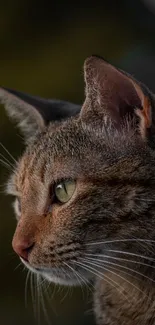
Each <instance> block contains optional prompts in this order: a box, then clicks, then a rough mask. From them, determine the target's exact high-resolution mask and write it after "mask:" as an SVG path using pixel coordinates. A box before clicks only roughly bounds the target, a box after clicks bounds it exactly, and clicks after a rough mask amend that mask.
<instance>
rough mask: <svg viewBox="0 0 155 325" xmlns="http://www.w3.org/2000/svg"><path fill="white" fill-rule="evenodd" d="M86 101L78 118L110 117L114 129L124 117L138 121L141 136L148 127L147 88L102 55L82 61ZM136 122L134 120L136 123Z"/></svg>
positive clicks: (148, 101) (101, 119) (149, 126)
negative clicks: (101, 56)
mask: <svg viewBox="0 0 155 325" xmlns="http://www.w3.org/2000/svg"><path fill="white" fill-rule="evenodd" d="M84 75H85V83H86V100H85V102H84V105H83V107H82V110H81V114H80V117H81V119H82V120H84V121H85V122H87V123H88V122H89V121H90V122H91V123H94V122H95V121H96V123H100V125H101V124H102V123H103V120H104V121H105V120H106V121H107V120H108V119H110V120H111V121H112V123H113V124H114V126H115V127H116V128H120V127H121V125H123V123H124V121H125V120H128V119H129V120H130V121H132V120H136V121H137V120H138V125H139V130H140V133H141V135H142V137H144V138H145V137H146V135H147V130H148V129H150V128H151V123H152V116H151V115H152V114H151V102H150V98H149V95H148V93H147V89H145V88H143V86H142V85H141V84H140V83H138V82H137V81H135V80H134V79H133V78H132V77H131V76H130V75H128V74H126V73H125V72H123V71H121V70H118V69H117V68H115V67H114V66H112V65H111V64H109V63H108V62H106V61H104V60H103V59H102V58H100V57H97V56H91V57H89V58H88V59H86V61H85V64H84ZM135 125H137V123H135Z"/></svg>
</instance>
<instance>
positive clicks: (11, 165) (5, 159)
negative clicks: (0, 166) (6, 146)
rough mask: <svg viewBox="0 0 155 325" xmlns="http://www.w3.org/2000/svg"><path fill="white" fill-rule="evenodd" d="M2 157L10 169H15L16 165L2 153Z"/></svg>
mask: <svg viewBox="0 0 155 325" xmlns="http://www.w3.org/2000/svg"><path fill="white" fill-rule="evenodd" d="M0 157H1V158H2V159H3V161H4V162H6V163H8V165H10V167H12V168H14V165H13V164H12V163H11V162H10V161H9V160H8V159H7V158H6V157H5V156H4V155H2V154H1V153H0Z"/></svg>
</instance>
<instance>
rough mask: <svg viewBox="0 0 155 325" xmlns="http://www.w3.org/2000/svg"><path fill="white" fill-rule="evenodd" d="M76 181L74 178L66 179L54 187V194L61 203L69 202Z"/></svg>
mask: <svg viewBox="0 0 155 325" xmlns="http://www.w3.org/2000/svg"><path fill="white" fill-rule="evenodd" d="M75 188H76V182H75V181H74V180H64V181H61V182H60V183H57V184H56V185H55V187H54V194H55V197H56V199H57V201H59V202H61V203H66V202H68V201H69V200H70V199H71V197H72V196H73V194H74V191H75Z"/></svg>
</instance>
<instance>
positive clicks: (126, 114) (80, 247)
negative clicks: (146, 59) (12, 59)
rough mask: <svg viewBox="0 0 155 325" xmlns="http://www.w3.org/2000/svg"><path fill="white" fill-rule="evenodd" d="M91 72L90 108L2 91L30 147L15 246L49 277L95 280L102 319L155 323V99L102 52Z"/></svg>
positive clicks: (102, 324) (112, 324) (20, 178)
mask: <svg viewBox="0 0 155 325" xmlns="http://www.w3.org/2000/svg"><path fill="white" fill-rule="evenodd" d="M84 76H85V84H86V87H85V101H84V104H83V105H82V107H80V106H76V105H72V104H69V103H63V102H59V101H58V102H54V101H48V102H45V101H44V100H43V99H38V98H36V97H35V98H34V97H33V98H31V97H29V96H28V95H25V94H21V93H18V92H15V91H13V90H8V89H5V88H1V89H0V101H1V102H2V103H3V104H4V105H5V106H6V109H7V112H8V113H9V115H11V116H12V117H14V118H15V119H16V120H17V121H18V122H19V126H20V128H21V130H22V131H23V133H24V135H25V139H26V144H27V145H26V150H25V152H24V154H23V155H22V157H21V158H20V159H19V161H18V162H17V164H16V165H15V168H14V173H13V175H11V178H10V180H9V182H8V186H7V191H8V193H9V194H12V195H13V196H15V204H14V207H15V213H16V216H17V228H16V231H15V234H14V238H13V242H12V245H13V249H14V250H15V252H16V253H17V254H18V255H19V257H20V259H21V261H22V262H23V263H24V264H25V266H26V267H27V268H29V269H30V270H31V271H32V272H36V273H39V274H41V275H42V276H43V277H45V278H46V279H48V280H49V281H52V282H55V283H60V284H66V285H75V284H78V283H79V282H81V283H82V282H85V281H87V282H90V281H93V284H94V287H95V290H94V291H95V292H94V311H95V315H96V323H97V324H98V325H151V324H152V325H155V263H154V261H155V260H154V259H155V249H154V246H155V163H154V162H155V150H154V148H155V121H154V120H155V107H154V106H155V98H154V95H153V94H152V93H151V92H150V91H149V90H148V89H147V87H145V86H144V85H142V84H141V83H139V82H137V81H136V80H135V79H134V78H133V77H131V76H130V75H128V74H126V73H125V72H123V71H121V70H119V69H116V68H115V67H114V66H112V65H111V64H109V63H108V62H105V61H104V60H103V59H102V58H100V57H97V56H91V57H89V58H87V59H86V61H85V63H84ZM57 110H58V114H57Z"/></svg>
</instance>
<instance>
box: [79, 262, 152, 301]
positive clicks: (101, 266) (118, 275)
mask: <svg viewBox="0 0 155 325" xmlns="http://www.w3.org/2000/svg"><path fill="white" fill-rule="evenodd" d="M80 259H82V260H85V259H83V258H80ZM85 261H86V262H87V263H88V264H90V265H94V266H97V267H100V268H102V269H103V270H105V271H108V272H110V273H111V274H114V275H116V276H117V277H119V278H120V279H122V280H123V281H125V282H127V283H129V284H130V285H131V286H132V287H133V288H135V289H136V290H138V291H139V292H141V293H142V294H143V295H145V297H147V298H149V297H148V296H147V295H146V294H144V292H143V291H142V290H141V289H140V288H138V287H137V286H136V285H134V284H133V283H132V282H131V281H129V280H127V279H126V278H124V277H123V276H121V275H120V274H119V273H116V272H114V271H111V270H109V269H108V268H107V267H105V266H103V265H101V264H99V263H94V262H92V261H90V260H89V259H86V260H85ZM103 264H104V263H103ZM117 271H118V270H117Z"/></svg>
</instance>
